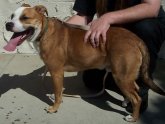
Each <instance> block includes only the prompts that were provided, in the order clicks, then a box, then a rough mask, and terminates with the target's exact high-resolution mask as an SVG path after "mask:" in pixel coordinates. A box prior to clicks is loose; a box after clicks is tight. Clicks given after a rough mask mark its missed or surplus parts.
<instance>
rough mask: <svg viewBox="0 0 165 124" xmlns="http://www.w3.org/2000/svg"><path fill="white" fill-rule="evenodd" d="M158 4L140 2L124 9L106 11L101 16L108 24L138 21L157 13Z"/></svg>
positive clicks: (154, 15)
mask: <svg viewBox="0 0 165 124" xmlns="http://www.w3.org/2000/svg"><path fill="white" fill-rule="evenodd" d="M159 9H160V4H159V5H157V6H153V5H150V4H149V3H142V4H139V5H136V6H133V7H130V8H127V9H124V10H119V11H114V12H109V13H106V14H104V15H103V16H102V18H105V19H107V20H108V22H109V24H123V23H129V22H134V21H138V20H141V19H145V18H153V17H156V16H157V15H158V12H159Z"/></svg>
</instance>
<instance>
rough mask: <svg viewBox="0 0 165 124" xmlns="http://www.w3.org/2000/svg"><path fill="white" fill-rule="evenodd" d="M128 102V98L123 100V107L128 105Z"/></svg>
mask: <svg viewBox="0 0 165 124" xmlns="http://www.w3.org/2000/svg"><path fill="white" fill-rule="evenodd" d="M128 103H129V101H128V99H124V101H123V102H122V107H124V108H125V107H127V105H128Z"/></svg>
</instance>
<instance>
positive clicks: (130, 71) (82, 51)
mask: <svg viewBox="0 0 165 124" xmlns="http://www.w3.org/2000/svg"><path fill="white" fill-rule="evenodd" d="M45 14H48V12H47V9H46V7H44V6H43V5H37V6H34V7H31V6H30V5H27V4H24V5H22V6H21V7H20V8H18V9H17V10H16V11H15V12H14V13H13V14H12V15H11V21H9V22H7V23H6V30H7V31H11V32H14V35H13V36H12V38H11V40H10V42H9V46H7V47H8V48H9V49H10V47H11V45H13V44H14V45H18V44H21V43H22V42H23V41H24V40H25V39H27V40H29V41H33V42H34V43H37V44H38V46H39V49H40V52H39V54H40V57H41V59H42V60H43V61H44V63H45V65H46V67H47V69H48V71H49V72H50V74H51V77H52V78H53V85H54V94H55V102H54V104H53V106H50V107H49V108H48V109H47V111H48V112H50V113H53V112H56V111H57V110H58V108H59V106H60V104H61V101H62V88H63V78H64V71H69V72H72V71H83V70H87V69H93V68H97V69H106V70H111V72H112V75H113V77H114V79H115V82H116V84H117V86H118V87H119V88H120V90H121V92H122V93H123V94H124V97H125V98H127V99H128V100H129V101H130V102H131V104H132V106H133V113H132V115H128V116H126V117H125V119H126V121H128V122H135V121H137V120H138V118H139V109H140V105H141V98H140V97H139V95H138V92H139V88H138V85H137V84H136V81H135V80H136V79H137V77H138V76H141V77H142V78H143V81H144V83H146V84H147V85H148V86H149V87H150V88H151V89H152V90H153V91H155V92H157V93H159V94H161V95H165V92H164V91H163V90H162V89H161V88H159V87H158V86H157V85H156V84H155V83H154V82H153V80H152V79H151V78H150V77H149V74H148V66H149V59H150V58H149V53H148V50H147V48H146V46H145V44H144V43H143V41H142V40H141V39H140V38H139V37H137V36H136V35H135V34H133V33H132V32H130V31H128V30H126V29H124V28H121V27H111V28H110V29H109V30H108V32H107V40H106V43H105V44H104V43H103V42H102V38H100V45H99V47H97V48H93V47H92V46H91V44H90V43H89V42H87V43H84V41H83V40H84V35H85V33H86V30H84V28H83V27H82V26H77V25H73V24H68V23H65V22H62V21H60V20H59V19H57V18H50V17H47V16H46V15H45ZM13 42H14V43H13Z"/></svg>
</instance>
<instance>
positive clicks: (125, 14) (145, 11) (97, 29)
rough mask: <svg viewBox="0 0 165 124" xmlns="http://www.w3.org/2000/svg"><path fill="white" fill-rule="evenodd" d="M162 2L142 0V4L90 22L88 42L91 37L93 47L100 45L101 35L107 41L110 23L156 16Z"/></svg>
mask: <svg viewBox="0 0 165 124" xmlns="http://www.w3.org/2000/svg"><path fill="white" fill-rule="evenodd" d="M160 4H161V0H142V2H141V4H138V5H135V6H132V7H129V8H127V9H123V10H118V11H113V12H108V13H106V14H104V15H102V16H101V17H100V18H98V19H96V20H94V21H92V22H91V23H90V30H89V31H87V33H86V35H85V38H84V40H85V42H87V41H88V39H90V41H91V43H92V45H93V47H96V46H98V45H99V38H100V36H102V38H103V41H104V42H105V41H106V32H107V30H108V29H109V27H110V25H114V24H124V23H129V22H134V21H138V20H142V19H145V18H155V17H157V15H158V12H159V9H160Z"/></svg>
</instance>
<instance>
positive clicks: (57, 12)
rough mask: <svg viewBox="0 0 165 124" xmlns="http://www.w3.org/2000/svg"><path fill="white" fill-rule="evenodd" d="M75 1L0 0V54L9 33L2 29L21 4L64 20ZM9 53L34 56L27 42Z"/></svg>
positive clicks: (163, 55)
mask: <svg viewBox="0 0 165 124" xmlns="http://www.w3.org/2000/svg"><path fill="white" fill-rule="evenodd" d="M74 1H75V0H1V2H0V53H8V52H6V51H5V50H4V49H3V46H4V45H6V41H5V40H4V39H7V40H9V38H10V36H11V33H9V32H7V31H6V30H5V29H4V25H5V21H7V20H8V19H9V18H10V15H11V13H12V12H13V11H14V10H15V9H16V8H18V7H19V6H21V5H22V4H23V3H28V4H30V5H32V6H33V5H37V4H42V5H45V6H46V7H47V9H48V12H49V16H52V17H58V18H60V19H63V20H65V19H66V18H68V17H69V16H71V15H73V14H74V13H75V12H74V11H73V10H72V7H73V4H74ZM162 5H163V6H164V8H165V0H162ZM11 53H32V54H35V53H36V50H35V49H34V48H33V47H32V46H31V45H29V43H28V42H24V43H23V44H22V45H21V46H19V47H17V49H16V50H15V51H14V52H11ZM160 56H161V58H164V59H165V44H163V46H162V49H161V51H160Z"/></svg>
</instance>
